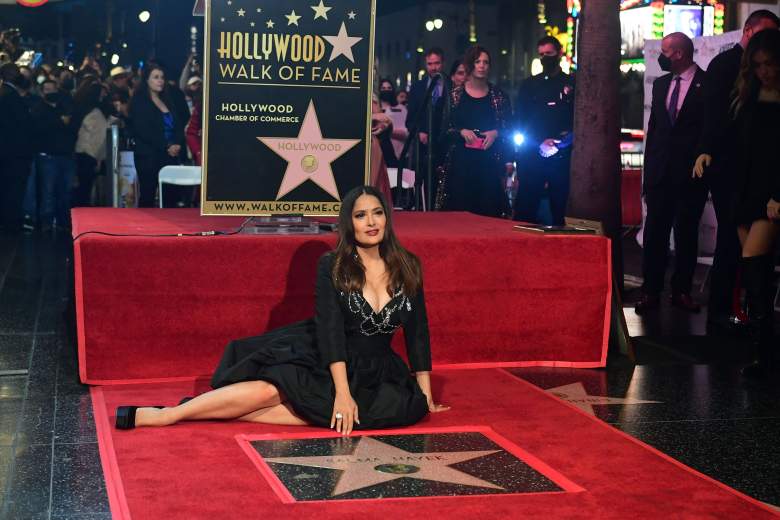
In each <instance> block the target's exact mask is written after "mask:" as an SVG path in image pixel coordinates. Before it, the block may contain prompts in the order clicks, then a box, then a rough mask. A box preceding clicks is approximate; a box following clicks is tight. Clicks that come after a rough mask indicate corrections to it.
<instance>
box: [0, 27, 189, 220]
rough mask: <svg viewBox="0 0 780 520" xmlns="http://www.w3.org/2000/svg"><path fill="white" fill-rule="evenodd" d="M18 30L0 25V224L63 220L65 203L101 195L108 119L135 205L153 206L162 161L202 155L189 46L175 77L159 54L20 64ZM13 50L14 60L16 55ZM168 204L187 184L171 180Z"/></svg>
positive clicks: (102, 198) (181, 200)
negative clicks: (116, 61) (156, 58)
mask: <svg viewBox="0 0 780 520" xmlns="http://www.w3.org/2000/svg"><path fill="white" fill-rule="evenodd" d="M16 41H17V39H15V38H12V37H9V36H8V34H4V35H3V38H2V42H1V43H2V49H3V50H2V56H0V60H3V63H2V64H0V113H2V114H3V117H1V118H0V186H2V190H0V192H1V193H2V195H0V199H2V200H0V206H1V207H2V209H1V210H0V227H1V228H2V229H3V230H5V231H7V232H16V231H19V230H28V231H30V230H34V229H40V230H43V231H48V230H52V229H63V230H67V229H68V228H69V226H70V221H69V214H70V208H71V207H76V206H91V205H102V204H105V203H106V202H107V198H108V197H107V189H108V188H107V187H106V186H103V184H105V183H100V182H96V180H98V179H100V178H102V177H103V176H104V175H105V173H106V161H107V149H108V146H107V136H108V135H109V134H110V132H108V129H109V128H110V127H111V126H112V125H117V126H118V127H119V130H120V135H121V139H120V141H121V142H120V148H121V149H124V150H132V151H133V152H134V153H133V155H134V165H135V170H136V172H137V184H136V185H137V186H139V188H140V189H139V191H140V193H139V196H138V205H139V206H141V207H151V206H154V205H155V198H156V196H157V193H156V190H157V174H158V172H159V170H160V168H161V167H162V166H164V165H167V164H189V163H193V164H196V165H199V164H200V158H201V139H200V132H201V121H200V119H201V103H202V79H201V71H200V67H199V65H198V63H197V62H196V61H195V60H194V59H193V57H192V56H191V57H190V59H188V61H187V63H186V64H185V66H184V70H183V71H182V73H181V75H180V77H179V78H175V79H172V76H166V69H165V67H164V66H163V65H162V64H159V63H153V62H148V63H146V64H145V66H144V67H142V68H139V69H136V70H131V69H128V68H123V67H119V66H116V67H113V68H109V69H108V70H106V69H104V67H102V66H101V65H100V63H99V62H98V61H97V60H95V59H94V58H92V57H90V56H88V57H86V58H84V60H83V62H82V63H81V65H80V66H79V67H78V68H76V67H74V66H67V65H62V64H61V63H62V62H60V65H53V64H50V63H30V64H21V65H20V64H19V63H18V61H19V60H18V58H19V57H20V51H19V49H18V48H17V47H16V46H15V42H16ZM14 60H16V61H14ZM172 191H173V193H172V197H170V198H169V197H168V196H167V191H166V203H167V202H168V200H171V201H172V204H176V205H178V206H182V205H191V204H193V201H194V200H196V197H195V194H194V193H193V192H192V190H182V188H178V191H177V188H176V187H174V188H173V189H172Z"/></svg>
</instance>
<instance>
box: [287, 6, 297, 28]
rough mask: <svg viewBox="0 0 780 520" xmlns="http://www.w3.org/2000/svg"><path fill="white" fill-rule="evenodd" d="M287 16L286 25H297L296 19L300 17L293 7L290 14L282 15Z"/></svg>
mask: <svg viewBox="0 0 780 520" xmlns="http://www.w3.org/2000/svg"><path fill="white" fill-rule="evenodd" d="M284 16H285V17H286V18H287V25H296V26H297V25H298V20H300V19H301V17H300V16H299V15H297V14H295V9H293V10H292V12H291V13H290V14H286V15H284Z"/></svg>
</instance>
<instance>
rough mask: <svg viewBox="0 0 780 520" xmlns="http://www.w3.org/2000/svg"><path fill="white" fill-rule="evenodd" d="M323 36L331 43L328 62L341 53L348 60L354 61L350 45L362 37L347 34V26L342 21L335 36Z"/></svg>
mask: <svg viewBox="0 0 780 520" xmlns="http://www.w3.org/2000/svg"><path fill="white" fill-rule="evenodd" d="M323 38H325V39H326V40H327V41H328V43H330V44H331V45H333V52H331V53H330V59H329V60H328V61H329V62H331V61H333V60H335V59H336V58H338V57H339V56H341V55H342V54H343V55H344V56H345V57H346V58H347V59H348V60H349V61H351V62H352V63H355V57H354V56H353V55H352V46H353V45H355V44H356V43H357V42H359V41H360V40H362V39H363V38H360V37H356V36H350V35H349V34H347V26H346V25H345V24H344V22H341V28H340V29H339V33H338V34H337V35H336V36H323Z"/></svg>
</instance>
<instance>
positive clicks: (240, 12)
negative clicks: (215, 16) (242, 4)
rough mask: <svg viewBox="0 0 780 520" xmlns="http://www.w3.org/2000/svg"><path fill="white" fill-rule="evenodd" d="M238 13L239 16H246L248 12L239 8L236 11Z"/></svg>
mask: <svg viewBox="0 0 780 520" xmlns="http://www.w3.org/2000/svg"><path fill="white" fill-rule="evenodd" d="M236 13H237V14H238V16H244V15H245V14H246V11H244V10H243V9H239V10H238V11H236Z"/></svg>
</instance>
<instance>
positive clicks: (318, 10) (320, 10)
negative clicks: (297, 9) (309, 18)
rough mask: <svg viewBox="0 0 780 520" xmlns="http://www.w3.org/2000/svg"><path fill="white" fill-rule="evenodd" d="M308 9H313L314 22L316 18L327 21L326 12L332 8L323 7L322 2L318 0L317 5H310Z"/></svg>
mask: <svg viewBox="0 0 780 520" xmlns="http://www.w3.org/2000/svg"><path fill="white" fill-rule="evenodd" d="M309 7H311V8H312V9H314V19H315V20H316V19H317V18H324V19H326V20H327V19H328V11H330V10H331V9H333V8H332V7H325V4H324V3H322V0H320V4H319V5H310V6H309Z"/></svg>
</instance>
